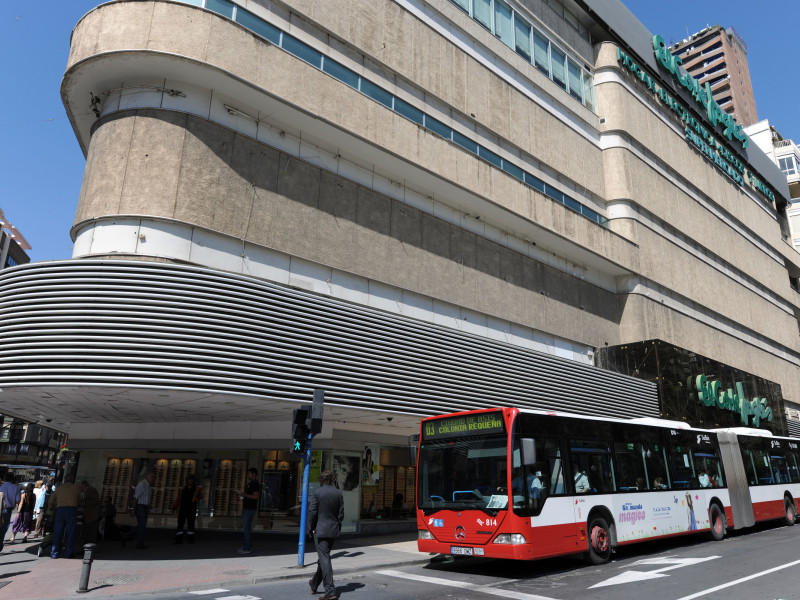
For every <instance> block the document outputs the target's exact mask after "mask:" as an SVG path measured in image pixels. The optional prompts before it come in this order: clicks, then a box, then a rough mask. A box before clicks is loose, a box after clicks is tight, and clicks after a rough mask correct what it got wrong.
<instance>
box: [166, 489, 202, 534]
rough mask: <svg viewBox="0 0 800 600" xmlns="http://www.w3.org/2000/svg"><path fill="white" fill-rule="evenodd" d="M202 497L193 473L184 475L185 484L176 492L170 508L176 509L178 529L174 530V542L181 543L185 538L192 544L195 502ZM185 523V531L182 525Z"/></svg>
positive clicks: (195, 511)
mask: <svg viewBox="0 0 800 600" xmlns="http://www.w3.org/2000/svg"><path fill="white" fill-rule="evenodd" d="M202 499H203V488H202V487H201V486H199V485H197V484H196V483H195V480H194V475H191V474H190V475H187V476H186V484H185V485H184V486H183V487H182V488H181V490H180V491H179V492H178V497H177V498H175V503H174V504H173V505H172V510H175V509H176V508H177V509H178V530H177V531H176V532H175V542H174V543H176V544H181V543H183V538H184V537H185V538H186V541H188V542H189V543H190V544H194V520H195V517H197V503H198V502H199V501H200V500H202ZM184 524H186V527H187V529H186V533H184V532H183V526H184Z"/></svg>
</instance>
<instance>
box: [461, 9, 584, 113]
mask: <svg viewBox="0 0 800 600" xmlns="http://www.w3.org/2000/svg"><path fill="white" fill-rule="evenodd" d="M450 1H451V2H452V3H453V4H455V5H456V6H458V7H459V8H460V9H462V10H463V11H464V12H466V13H467V14H468V15H470V16H471V17H472V18H473V19H474V20H475V21H477V22H478V23H480V24H481V25H483V26H484V27H485V28H486V29H488V30H489V31H491V32H492V33H493V34H494V35H495V37H497V38H498V39H500V41H502V42H503V43H504V44H505V45H506V46H508V47H509V48H510V49H511V50H513V51H514V52H516V53H517V54H519V55H520V56H522V57H523V58H525V59H526V60H527V61H528V62H529V63H531V64H532V65H533V66H535V67H536V68H537V69H539V71H541V72H542V73H544V74H545V75H547V77H549V78H550V79H552V80H553V81H554V82H555V83H556V84H557V85H558V86H559V87H561V88H562V89H563V90H565V91H567V93H569V94H570V95H571V96H572V97H573V98H575V99H576V100H578V102H580V103H581V104H583V105H584V106H586V107H588V108H589V110H594V94H593V93H592V92H591V87H592V76H591V74H590V73H589V72H588V71H586V70H585V69H584V68H583V67H581V66H580V65H579V63H578V62H577V61H574V60H572V59H571V58H570V59H569V61H570V69H572V67H573V66H574V68H575V69H577V71H576V72H574V73H572V76H573V77H574V78H575V79H574V85H572V84H569V85H568V81H567V67H566V64H565V62H566V57H567V53H566V52H565V51H563V50H561V49H559V48H558V47H557V46H556V44H555V43H554V42H553V41H552V40H551V39H550V38H549V37H548V36H546V35H545V34H543V33H542V32H541V31H539V30H538V29H537V28H535V27H534V26H533V25H531V24H530V23H529V22H528V21H527V20H526V19H525V18H524V17H522V16H521V15H520V14H519V13H518V12H517V11H516V10H514V9H513V8H512V7H511V6H510V5H509V4H508V3H507V2H505V1H504V0H450ZM565 14H569V15H570V16H571V18H570V19H568V20H567V22H569V23H570V24H571V25H572V26H573V27H575V28H576V29H577V30H578V31H581V32H583V31H585V29H586V28H585V27H583V26H582V25H581V24H580V22H579V21H578V20H577V17H575V16H574V15H572V13H569V12H567V13H565ZM562 16H564V15H562ZM573 21H574V22H573ZM531 34H532V35H533V45H531ZM531 47H532V48H533V55H531ZM551 53H552V54H554V55H555V60H556V61H557V62H556V63H555V64H552V65H551ZM551 67H552V68H551Z"/></svg>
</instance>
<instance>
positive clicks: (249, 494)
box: [236, 467, 261, 554]
mask: <svg viewBox="0 0 800 600" xmlns="http://www.w3.org/2000/svg"><path fill="white" fill-rule="evenodd" d="M257 476H258V469H256V468H255V467H250V468H249V469H247V484H246V485H245V486H244V493H242V492H239V498H241V500H242V530H243V533H244V546H242V547H241V548H239V549H238V550H237V551H236V552H238V553H239V554H250V553H251V552H252V551H253V549H252V540H253V519H254V518H255V516H256V510H257V509H258V496H259V495H260V494H261V486H260V485H259V484H258V481H256V477H257Z"/></svg>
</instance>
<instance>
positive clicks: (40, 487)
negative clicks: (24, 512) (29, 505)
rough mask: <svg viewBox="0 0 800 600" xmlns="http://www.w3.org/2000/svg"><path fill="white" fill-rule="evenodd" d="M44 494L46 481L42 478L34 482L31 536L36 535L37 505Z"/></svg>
mask: <svg viewBox="0 0 800 600" xmlns="http://www.w3.org/2000/svg"><path fill="white" fill-rule="evenodd" d="M43 495H44V481H42V480H41V479H40V480H39V481H37V482H36V483H34V484H33V497H34V500H33V520H32V521H31V523H32V525H33V532H32V533H31V537H36V505H37V504H39V498H41V497H42V496H43Z"/></svg>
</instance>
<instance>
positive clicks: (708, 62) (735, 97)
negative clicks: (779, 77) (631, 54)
mask: <svg viewBox="0 0 800 600" xmlns="http://www.w3.org/2000/svg"><path fill="white" fill-rule="evenodd" d="M670 51H671V52H672V54H673V55H674V56H679V57H680V58H681V59H682V60H683V66H684V67H685V68H686V70H687V71H688V72H689V73H690V74H691V75H692V77H694V78H695V79H697V80H698V81H699V82H700V84H701V85H703V86H704V87H705V84H706V83H708V84H709V85H710V86H711V93H712V95H713V97H714V100H715V101H716V103H717V104H719V105H720V107H721V108H722V109H723V110H725V112H727V113H728V114H732V115H733V117H734V118H735V119H736V122H737V123H739V124H741V125H752V124H753V123H755V122H757V121H758V115H757V114H756V100H755V97H754V96H753V84H752V83H751V82H750V69H749V67H748V65H747V44H746V43H745V41H744V39H743V38H742V36H741V35H739V32H737V31H736V30H735V29H734V28H733V27H728V28H727V29H725V28H724V27H722V26H721V25H714V26H713V27H706V28H705V29H703V30H702V31H698V32H697V33H695V34H694V35H691V36H689V37H688V38H687V39H685V40H682V41H680V42H678V43H677V44H675V45H674V46H671V47H670Z"/></svg>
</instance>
